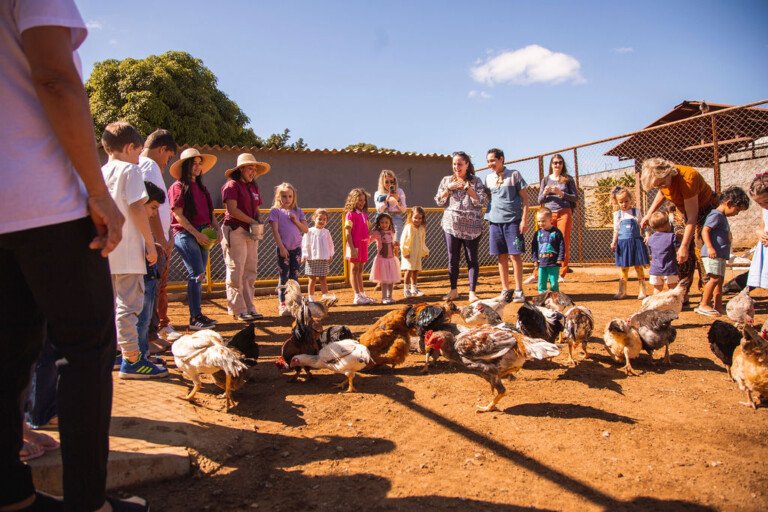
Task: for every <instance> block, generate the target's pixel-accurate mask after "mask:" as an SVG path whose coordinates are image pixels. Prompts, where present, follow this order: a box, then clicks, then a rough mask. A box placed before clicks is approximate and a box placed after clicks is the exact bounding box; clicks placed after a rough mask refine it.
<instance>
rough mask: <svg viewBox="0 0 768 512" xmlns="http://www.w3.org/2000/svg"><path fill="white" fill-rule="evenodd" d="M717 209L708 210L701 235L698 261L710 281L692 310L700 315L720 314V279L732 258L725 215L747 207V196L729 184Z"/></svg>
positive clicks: (721, 285) (721, 306) (728, 228)
mask: <svg viewBox="0 0 768 512" xmlns="http://www.w3.org/2000/svg"><path fill="white" fill-rule="evenodd" d="M718 201H719V203H718V205H717V208H715V209H714V210H712V211H711V212H709V214H708V215H707V218H706V220H705V221H704V227H703V228H702V230H701V238H702V239H703V240H704V245H703V246H702V248H701V261H702V263H703V264H704V271H705V272H706V273H707V277H709V280H708V281H707V283H706V284H705V285H704V291H703V292H702V293H701V302H700V303H699V307H697V308H696V309H695V310H694V311H696V313H698V314H700V315H707V316H720V315H721V314H722V313H723V278H724V277H725V262H726V260H728V258H730V257H731V228H730V226H729V225H728V217H733V216H734V215H737V214H738V213H739V212H741V211H743V210H746V209H747V208H749V197H748V196H747V193H746V192H744V191H743V190H742V189H741V188H739V187H728V188H727V189H725V190H724V191H723V193H722V194H720V195H719V196H718Z"/></svg>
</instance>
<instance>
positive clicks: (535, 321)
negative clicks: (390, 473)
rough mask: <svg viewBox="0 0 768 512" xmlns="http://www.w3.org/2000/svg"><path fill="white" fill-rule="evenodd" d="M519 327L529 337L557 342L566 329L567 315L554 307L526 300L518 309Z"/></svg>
mask: <svg viewBox="0 0 768 512" xmlns="http://www.w3.org/2000/svg"><path fill="white" fill-rule="evenodd" d="M516 326H517V328H518V329H519V330H520V332H522V333H523V334H525V335H526V336H528V337H529V338H538V339H542V340H546V341H548V342H550V343H555V342H556V340H557V339H558V338H559V337H560V333H562V332H563V330H564V329H565V316H564V315H563V314H562V313H560V312H559V311H555V310H554V309H549V308H543V307H539V306H534V305H533V304H531V303H530V302H528V301H525V302H524V303H523V305H522V306H521V307H520V309H519V310H518V311H517V324H516Z"/></svg>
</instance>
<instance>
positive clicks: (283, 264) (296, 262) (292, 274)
mask: <svg viewBox="0 0 768 512" xmlns="http://www.w3.org/2000/svg"><path fill="white" fill-rule="evenodd" d="M277 266H278V267H279V268H280V286H284V285H285V283H287V282H288V280H289V279H297V280H298V279H299V268H300V267H301V247H297V248H296V249H293V250H292V251H288V258H283V257H281V256H280V249H277ZM277 298H278V299H280V303H281V304H282V303H283V302H285V288H280V289H279V291H278V293H277Z"/></svg>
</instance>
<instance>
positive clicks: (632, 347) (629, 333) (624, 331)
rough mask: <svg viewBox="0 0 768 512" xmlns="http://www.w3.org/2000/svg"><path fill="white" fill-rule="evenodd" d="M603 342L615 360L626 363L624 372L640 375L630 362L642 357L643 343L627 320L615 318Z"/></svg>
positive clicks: (606, 327)
mask: <svg viewBox="0 0 768 512" xmlns="http://www.w3.org/2000/svg"><path fill="white" fill-rule="evenodd" d="M603 340H604V341H605V348H606V349H607V350H608V354H610V356H611V357H612V358H613V360H614V361H616V362H619V363H620V362H621V361H624V362H625V364H624V367H623V368H622V370H624V371H625V372H626V374H627V375H638V373H637V372H635V370H634V368H632V364H631V363H630V362H629V361H630V359H633V358H635V357H637V356H638V355H640V350H641V349H642V348H643V342H642V341H641V339H640V334H638V332H637V329H635V328H634V327H632V326H631V325H629V324H628V323H627V322H626V321H625V320H622V319H620V318H614V319H613V320H611V321H610V322H608V325H606V326H605V333H604V334H603Z"/></svg>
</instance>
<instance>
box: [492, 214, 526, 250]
mask: <svg viewBox="0 0 768 512" xmlns="http://www.w3.org/2000/svg"><path fill="white" fill-rule="evenodd" d="M488 249H489V251H490V253H491V255H492V256H498V255H500V254H522V253H524V252H525V239H524V238H523V235H522V233H520V223H519V222H506V223H504V224H495V223H493V222H492V223H491V230H490V233H489V235H488Z"/></svg>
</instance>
